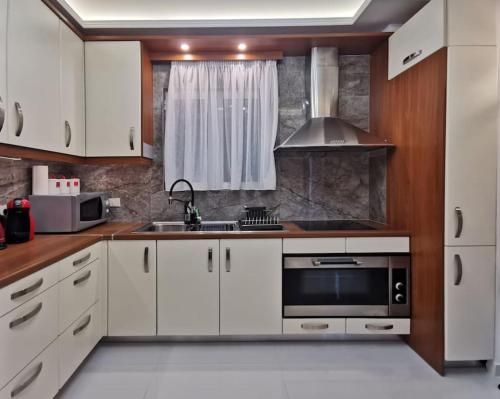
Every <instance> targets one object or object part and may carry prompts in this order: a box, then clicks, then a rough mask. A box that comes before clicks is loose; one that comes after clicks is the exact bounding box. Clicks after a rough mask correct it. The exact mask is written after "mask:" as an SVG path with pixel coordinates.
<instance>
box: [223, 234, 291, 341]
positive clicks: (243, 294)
mask: <svg viewBox="0 0 500 399" xmlns="http://www.w3.org/2000/svg"><path fill="white" fill-rule="evenodd" d="M220 250H221V264H220V333H221V335H251V334H281V332H282V326H281V320H282V318H281V315H282V308H281V303H282V298H281V254H282V240H280V239H248V240H247V239H245V240H242V239H239V240H238V239H236V240H221V241H220Z"/></svg>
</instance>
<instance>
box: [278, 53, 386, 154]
mask: <svg viewBox="0 0 500 399" xmlns="http://www.w3.org/2000/svg"><path fill="white" fill-rule="evenodd" d="M338 98H339V64H338V49H337V48H335V47H315V48H313V49H312V54H311V102H310V104H311V119H309V120H308V121H307V122H306V123H305V124H304V125H303V126H302V127H301V128H300V129H298V130H297V131H296V132H295V133H293V134H292V135H291V136H290V137H289V138H288V139H286V140H285V141H284V142H283V143H282V144H281V145H279V146H278V147H276V148H275V150H306V151H314V150H319V151H328V150H348V149H351V150H358V151H359V150H375V149H379V148H386V147H392V144H391V143H389V142H388V141H387V140H385V139H383V138H380V137H378V136H375V135H374V134H372V133H367V132H365V131H364V130H362V129H360V128H358V127H356V126H353V125H351V124H350V123H347V122H346V121H344V120H342V119H339V118H337V109H338Z"/></svg>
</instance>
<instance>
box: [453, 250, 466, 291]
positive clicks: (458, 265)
mask: <svg viewBox="0 0 500 399" xmlns="http://www.w3.org/2000/svg"><path fill="white" fill-rule="evenodd" d="M455 267H456V271H457V273H456V275H455V285H460V283H461V282H462V277H463V274H464V269H463V265H462V258H461V257H460V255H459V254H455Z"/></svg>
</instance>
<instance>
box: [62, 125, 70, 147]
mask: <svg viewBox="0 0 500 399" xmlns="http://www.w3.org/2000/svg"><path fill="white" fill-rule="evenodd" d="M64 134H65V136H66V137H65V138H66V148H68V147H69V146H70V144H71V138H72V134H71V125H70V124H69V122H68V121H65V122H64Z"/></svg>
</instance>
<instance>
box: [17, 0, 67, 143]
mask: <svg viewBox="0 0 500 399" xmlns="http://www.w3.org/2000/svg"><path fill="white" fill-rule="evenodd" d="M8 18H9V19H8V21H9V23H8V35H7V36H8V39H7V40H8V46H7V75H8V77H9V78H8V88H7V89H8V92H9V94H10V95H9V97H8V112H7V114H8V117H9V142H10V144H15V145H19V146H25V147H34V148H38V149H43V150H49V151H61V150H62V148H63V145H62V143H63V141H64V140H63V138H62V137H61V132H62V130H61V128H60V53H59V24H60V22H59V18H58V17H57V16H56V15H55V14H54V13H53V12H52V11H50V10H49V9H48V8H47V6H45V4H44V3H43V2H41V1H39V0H15V1H10V2H9V12H8ZM16 104H18V106H17V107H16ZM19 107H20V108H19ZM21 112H22V118H21V116H20V115H21ZM21 119H22V121H23V122H22V126H23V127H22V130H21V129H20V127H21Z"/></svg>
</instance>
